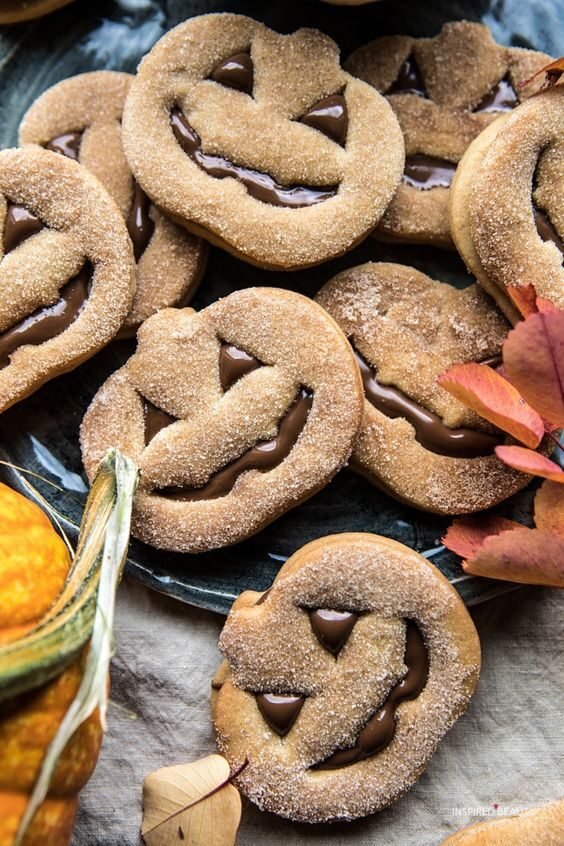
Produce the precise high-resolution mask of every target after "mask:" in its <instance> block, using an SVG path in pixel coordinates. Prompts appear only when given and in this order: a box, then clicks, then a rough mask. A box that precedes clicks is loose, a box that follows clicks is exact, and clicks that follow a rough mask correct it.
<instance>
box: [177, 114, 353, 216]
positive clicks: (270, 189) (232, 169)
mask: <svg viewBox="0 0 564 846" xmlns="http://www.w3.org/2000/svg"><path fill="white" fill-rule="evenodd" d="M170 123H171V126H172V131H173V133H174V137H175V138H176V140H177V141H178V143H179V145H180V146H181V147H182V149H183V150H184V152H185V153H186V154H187V155H188V156H189V157H190V158H191V159H192V161H193V162H195V163H196V164H197V165H198V167H199V168H200V169H201V170H203V171H204V173H207V174H208V175H209V176H213V177H214V178H215V179H226V178H227V177H229V176H230V177H232V178H233V179H237V180H239V182H242V183H243V185H244V186H245V188H246V189H247V191H248V193H249V195H250V196H251V197H254V199H255V200H260V202H262V203H267V204H268V205H271V206H284V207H286V208H295V209H298V208H304V207H305V206H314V205H316V204H317V203H321V202H323V201H324V200H329V199H330V198H331V197H334V196H335V194H336V193H337V190H338V186H330V187H327V188H314V187H311V188H310V187H309V186H306V185H292V186H288V187H286V186H284V185H279V184H278V182H276V180H275V179H274V178H273V177H272V176H270V174H268V173H261V172H260V171H258V170H252V169H251V168H248V167H243V166H242V165H236V164H234V163H233V162H231V161H229V159H226V158H224V157H223V156H216V155H213V154H211V153H204V152H203V150H202V142H201V140H200V136H199V135H198V133H197V132H196V131H195V130H194V129H192V127H191V126H190V124H189V123H188V121H187V119H186V118H185V117H184V115H183V114H182V112H181V110H180V109H179V108H178V107H175V108H174V109H173V110H172V112H171V115H170Z"/></svg>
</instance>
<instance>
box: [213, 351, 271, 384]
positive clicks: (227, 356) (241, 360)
mask: <svg viewBox="0 0 564 846" xmlns="http://www.w3.org/2000/svg"><path fill="white" fill-rule="evenodd" d="M259 367H262V364H261V363H260V361H259V360H258V358H255V357H254V355H250V354H249V353H246V352H245V351H244V350H240V349H239V348H238V347H235V346H234V345H233V344H222V345H221V349H220V351H219V381H220V382H221V388H222V390H223V391H228V390H229V388H231V387H232V386H233V385H234V384H235V382H238V381H239V379H241V378H242V377H243V376H246V375H247V373H251V371H253V370H257V368H259Z"/></svg>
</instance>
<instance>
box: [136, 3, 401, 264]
mask: <svg viewBox="0 0 564 846" xmlns="http://www.w3.org/2000/svg"><path fill="white" fill-rule="evenodd" d="M245 51H250V52H249V56H250V62H251V64H252V93H250V94H249V93H246V92H245V91H242V90H236V89H234V88H232V87H228V86H227V85H222V84H220V83H219V82H216V81H214V80H212V79H210V78H209V77H210V74H211V73H212V72H213V71H214V69H215V68H217V66H218V65H220V64H221V63H222V62H223V61H225V60H226V59H229V58H230V57H231V56H232V55H235V54H238V55H239V54H240V53H241V52H243V53H244V52H245ZM335 94H338V95H341V94H342V95H343V97H344V101H345V106H346V111H347V113H348V129H347V130H346V137H345V139H344V143H343V144H342V145H341V144H340V143H338V141H336V140H334V139H332V138H330V137H328V136H327V135H326V134H324V133H323V132H321V131H319V130H318V129H316V128H314V127H313V126H310V125H306V124H305V123H302V122H301V121H300V118H301V117H302V116H303V115H304V114H305V113H306V112H307V111H308V110H309V109H311V108H312V107H313V106H314V105H316V104H317V103H319V102H320V101H322V100H323V99H324V98H326V97H328V96H330V95H335ZM175 107H178V108H180V109H181V111H182V113H183V114H184V116H185V118H186V119H187V120H188V121H189V124H190V126H191V127H192V129H193V130H194V131H195V132H196V133H197V135H198V136H199V138H200V139H201V145H202V149H203V151H204V152H205V153H207V154H214V155H218V156H221V157H223V158H225V159H228V160H229V161H230V162H232V163H235V164H236V165H239V166H243V167H245V168H250V169H252V170H254V171H257V172H259V173H260V174H266V175H267V176H268V177H272V178H273V179H274V180H276V181H277V182H278V183H279V185H281V186H286V187H288V186H306V187H313V188H326V189H328V190H330V191H333V190H335V191H336V194H335V195H334V196H331V197H329V198H328V199H325V200H324V201H322V202H316V203H315V204H313V205H308V206H305V207H299V208H289V207H284V206H277V205H273V204H272V203H270V202H263V201H261V200H259V199H256V198H255V197H254V196H251V195H250V194H249V192H248V190H247V187H246V186H245V185H244V184H243V183H242V182H241V181H240V180H239V179H236V178H233V177H227V178H221V179H220V178H217V177H216V176H212V175H209V174H208V173H207V172H205V171H204V170H203V169H202V168H201V167H200V166H199V165H198V164H196V162H195V161H193V159H192V158H191V157H190V156H189V155H188V154H187V153H186V152H184V150H183V149H182V148H181V146H180V144H179V143H178V141H177V140H176V138H175V136H174V134H173V131H172V128H171V123H170V114H171V111H172V109H173V108H175ZM124 146H125V152H126V155H127V157H128V160H129V163H130V165H131V169H132V170H133V173H134V174H135V177H136V178H137V180H138V181H139V183H140V184H141V186H142V187H143V188H144V190H145V191H146V192H147V194H149V196H151V197H152V198H153V200H154V201H155V202H156V203H157V205H159V206H160V207H161V208H163V209H165V210H166V211H168V212H169V213H170V214H171V215H172V216H173V217H174V218H175V219H177V220H178V221H179V222H182V223H183V224H184V225H185V226H186V227H187V228H188V229H190V230H192V231H195V232H197V233H198V234H201V235H203V236H204V237H206V238H207V239H208V240H209V241H211V242H212V243H214V244H217V245H218V246H220V247H223V248H224V249H226V250H228V251H230V252H232V253H234V254H235V255H238V256H240V257H242V258H244V259H245V260H246V261H249V262H251V263H253V264H256V265H259V266H263V267H274V268H282V269H293V268H297V267H305V266H308V265H312V264H317V263H319V262H322V261H325V260H327V259H329V258H331V257H333V256H336V255H339V254H341V253H343V252H346V251H347V250H348V249H350V248H351V247H352V246H353V245H354V244H355V243H356V242H358V241H359V240H361V239H362V238H363V237H364V236H365V235H366V234H367V232H368V231H369V230H370V229H372V228H373V227H374V226H375V225H376V223H377V222H378V220H379V219H380V218H381V216H382V214H383V213H384V210H385V208H386V206H387V205H388V203H389V201H390V200H391V198H392V196H393V194H394V191H395V189H396V187H397V185H398V183H399V180H400V177H401V173H402V170H403V161H404V150H403V141H402V136H401V131H400V129H399V126H398V123H397V120H396V119H395V117H394V115H393V112H392V110H391V109H390V107H389V105H388V104H387V103H386V101H385V100H384V98H382V97H380V95H378V94H377V92H375V91H374V90H373V89H372V88H371V87H370V86H369V85H366V83H364V82H361V81H359V80H357V79H354V78H353V77H351V76H350V75H349V74H348V73H345V71H343V70H342V68H341V67H340V65H339V53H338V48H337V46H336V44H335V43H334V42H333V41H331V40H330V39H329V38H328V37H327V36H326V35H323V34H322V33H320V32H318V31H317V30H312V29H301V30H299V31H298V32H296V33H294V34H292V35H279V34H278V33H276V32H273V31H272V30H271V29H268V28H267V27H266V26H264V25H263V24H261V23H258V22H257V21H254V20H252V19H251V18H247V17H244V16H242V15H233V14H210V15H203V16H201V17H196V18H191V19H190V20H188V21H186V22H185V23H183V24H180V25H179V26H177V27H176V28H175V29H173V30H171V31H170V32H168V33H167V34H166V35H165V36H164V37H163V38H162V39H161V40H160V41H159V42H158V43H157V44H156V45H155V47H153V49H152V50H151V52H150V53H149V54H148V56H146V57H145V58H144V59H143V61H142V62H141V65H140V66H139V71H138V74H137V76H136V78H135V80H134V82H133V83H132V86H131V91H130V94H129V96H128V99H127V103H126V107H125V112H124Z"/></svg>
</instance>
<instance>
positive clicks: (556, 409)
mask: <svg viewBox="0 0 564 846" xmlns="http://www.w3.org/2000/svg"><path fill="white" fill-rule="evenodd" d="M503 363H504V366H505V369H506V371H507V376H508V378H509V379H510V381H511V384H512V385H515V387H516V388H517V390H518V391H519V392H520V393H521V395H522V396H523V397H524V398H525V399H526V400H527V402H529V403H530V404H531V405H532V406H534V408H536V410H537V411H538V412H539V413H540V414H541V415H542V416H543V417H546V419H547V420H550V422H551V423H553V424H555V425H556V426H557V427H564V311H555V312H550V313H546V312H545V313H539V314H533V315H532V316H531V317H528V318H527V320H525V321H524V322H523V323H520V324H519V325H518V326H517V327H516V328H515V329H513V331H512V332H510V333H509V335H508V336H507V339H506V341H505V343H504V344H503Z"/></svg>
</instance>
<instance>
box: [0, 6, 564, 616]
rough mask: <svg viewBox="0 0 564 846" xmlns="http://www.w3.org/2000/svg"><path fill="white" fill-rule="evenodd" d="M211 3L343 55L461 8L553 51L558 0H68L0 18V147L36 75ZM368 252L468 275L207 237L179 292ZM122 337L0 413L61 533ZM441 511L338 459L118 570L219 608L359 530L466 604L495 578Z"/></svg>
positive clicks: (138, 44)
mask: <svg viewBox="0 0 564 846" xmlns="http://www.w3.org/2000/svg"><path fill="white" fill-rule="evenodd" d="M213 11H230V12H238V13H243V14H248V15H251V16H254V17H256V18H258V19H260V20H263V21H264V22H265V23H267V24H268V25H269V26H272V27H273V28H275V29H278V30H279V31H282V32H290V31H292V30H294V29H296V28H299V27H300V26H315V27H318V28H319V29H322V30H324V31H325V32H328V33H329V34H330V35H332V36H333V37H334V38H335V40H336V41H337V42H338V43H339V45H340V46H341V49H342V53H343V56H346V55H348V53H349V52H351V50H352V49H354V48H355V47H357V46H359V45H360V44H362V43H365V42H366V41H368V40H370V39H371V38H375V37H377V36H379V35H384V34H388V33H408V34H411V35H418V36H423V35H425V36H431V35H435V34H436V33H437V32H438V31H439V29H440V27H441V25H442V24H443V23H444V22H445V21H448V20H454V19H461V18H466V19H470V20H483V21H484V22H486V23H487V24H488V25H489V26H490V28H491V29H492V31H493V33H494V36H495V37H496V39H497V40H498V41H500V42H501V43H504V44H511V45H516V46H525V47H533V48H537V49H541V50H544V51H546V52H548V53H551V54H553V55H559V54H560V53H562V52H564V49H563V45H564V0H534V2H532V1H531V2H526V0H464V1H463V0H452V2H449V0H436V2H433V0H383V2H380V3H376V4H374V5H369V6H364V7H334V6H330V5H326V4H324V3H322V2H316V1H315V0H311V2H305V1H304V0H301V2H300V0H283V2H270V3H268V2H259V0H247V2H235V1H234V0H232V2H219V0H217V2H209V1H208V2H205V0H199V2H198V0H192V2H190V1H189V0H185V2H182V0H170V2H152V0H119V2H115V1H114V2H92V1H91V0H90V2H89V0H77V2H75V3H73V4H72V5H71V6H69V7H67V8H65V9H63V10H61V11H59V12H56V13H54V14H52V15H50V16H48V17H46V18H44V19H41V20H39V21H35V22H32V23H27V24H22V25H18V26H14V27H10V28H7V27H5V28H3V29H0V92H1V97H0V146H3V147H7V146H11V145H14V144H15V143H16V141H17V127H18V124H19V121H20V120H21V117H22V116H23V114H24V113H25V111H26V110H27V108H28V107H29V105H30V104H31V103H32V102H33V100H34V99H35V98H36V97H37V96H38V95H39V94H40V93H41V92H42V91H43V90H45V89H46V88H48V87H49V86H50V85H52V84H54V83H55V82H57V81H58V80H60V79H63V78H65V77H67V76H72V75H73V74H76V73H80V72H84V71H88V70H95V69H100V68H109V69H117V70H126V71H134V70H135V67H136V65H137V63H138V61H139V59H140V58H141V57H142V55H143V54H144V53H145V52H147V51H148V50H149V49H150V48H151V46H152V45H153V44H154V42H155V41H156V40H157V39H158V38H160V36H161V35H163V34H164V32H166V31H167V30H168V29H170V28H171V27H172V26H174V25H175V24H177V23H178V22H180V21H182V20H184V19H185V18H186V17H189V16H191V15H195V14H202V13H205V12H213ZM369 259H373V260H378V259H380V260H382V259H386V260H395V261H401V262H403V263H407V264H413V265H415V266H416V267H419V268H420V269H421V270H424V271H426V272H428V273H430V275H431V276H434V277H435V278H438V279H441V280H443V281H449V282H451V283H453V284H456V285H457V286H464V285H467V284H469V282H470V281H471V279H470V277H469V276H468V275H467V273H466V271H465V269H464V267H463V265H462V262H461V261H460V259H459V258H458V256H456V255H455V254H452V253H447V252H444V251H440V250H434V249H432V248H421V247H387V246H383V245H378V244H377V243H376V242H374V241H372V240H371V239H369V240H368V241H366V242H364V244H361V245H360V246H359V247H357V248H356V249H355V250H353V251H352V252H350V253H348V254H347V255H346V256H344V257H343V258H341V259H339V260H337V261H333V262H329V263H327V264H324V265H322V266H320V267H317V268H313V269H311V270H307V271H298V272H294V273H290V274H285V273H277V272H269V271H264V270H258V269H256V268H253V267H250V266H248V265H246V264H244V263H243V262H241V261H238V260H237V259H235V258H233V257H231V256H229V255H227V254H225V253H223V252H221V251H220V250H216V249H212V251H211V256H210V262H209V266H208V270H207V272H206V275H205V277H204V280H203V283H202V286H201V288H200V291H199V293H198V294H197V296H196V298H195V301H194V303H193V305H194V306H195V307H196V308H200V307H203V306H205V305H207V304H208V303H209V302H211V301H213V300H214V299H216V298H217V297H219V296H222V295H225V294H227V293H229V292H230V291H231V290H234V289H236V288H239V287H246V286H250V285H255V284H261V285H280V286H285V287H289V288H293V289H294V290H297V291H301V292H303V293H307V294H310V295H312V294H314V293H315V292H316V291H317V290H318V289H319V288H320V287H321V285H323V284H324V283H325V282H326V281H327V280H328V279H329V278H330V277H331V276H332V275H334V273H336V272H337V271H339V270H342V269H343V268H345V267H350V266H353V265H356V264H359V263H361V262H363V261H367V260H369ZM132 350H133V345H132V344H127V343H124V342H121V343H114V344H112V345H111V346H110V347H109V348H107V349H106V350H104V351H103V352H102V353H100V354H99V355H97V356H95V357H94V358H93V359H92V360H91V361H89V362H87V363H86V364H85V365H83V366H82V367H80V368H79V369H78V370H76V371H74V372H73V373H71V374H69V375H68V376H64V377H61V378H59V379H57V380H55V381H53V382H51V383H50V384H48V385H46V386H45V387H44V388H43V389H41V390H40V391H38V392H37V394H35V395H34V396H33V397H31V398H30V399H28V400H26V401H25V402H23V403H21V404H20V405H18V406H17V407H15V408H13V409H11V410H10V411H8V412H6V413H5V414H3V415H2V417H1V418H0V449H1V451H2V452H3V454H4V456H3V457H4V458H6V459H7V460H10V461H12V462H14V463H15V464H18V465H21V466H23V467H26V468H28V469H30V470H33V471H35V472H37V473H40V474H41V475H43V476H45V477H47V478H48V479H50V480H52V481H53V482H54V483H56V484H57V485H59V486H61V488H62V490H59V491H58V490H55V489H54V488H52V487H51V486H49V485H47V484H45V483H44V482H38V481H37V480H34V484H36V485H37V488H38V489H39V490H40V491H41V493H42V494H43V495H44V496H45V497H46V498H47V499H48V500H49V501H50V502H51V503H52V504H53V505H54V507H55V508H57V509H58V510H59V511H60V512H61V514H62V515H63V516H64V523H65V526H66V528H67V530H68V531H69V532H70V533H71V534H72V532H73V528H74V526H75V525H76V524H77V523H78V522H79V520H80V513H81V509H82V503H83V501H84V496H85V492H86V484H85V477H84V475H83V473H82V465H81V460H80V453H79V448H78V439H77V434H78V427H79V424H80V420H81V418H82V415H83V413H84V411H85V409H86V407H87V405H88V403H89V401H90V399H91V397H92V396H93V394H94V393H95V391H96V390H97V389H98V387H99V386H100V385H101V384H102V382H103V381H104V380H105V379H106V378H107V376H108V375H109V374H110V373H111V372H112V371H113V370H114V369H115V368H116V367H117V366H119V365H120V364H121V363H122V362H123V361H124V360H125V358H126V357H127V355H129V354H130V353H131V351H132ZM4 475H5V477H6V478H8V479H9V481H10V482H11V483H12V484H15V485H17V486H19V487H21V486H22V484H23V482H22V476H21V474H19V473H17V472H15V473H14V472H13V471H8V470H5V471H4ZM530 497H531V494H530V492H524V493H523V494H520V495H518V496H517V497H514V498H513V500H512V501H510V502H509V503H506V504H505V505H504V506H503V507H502V512H503V513H504V514H507V515H510V516H512V517H515V518H516V519H521V520H523V521H526V520H527V516H526V515H527V513H528V511H529V504H530ZM448 523H449V520H445V519H441V518H439V517H434V516H432V515H425V514H423V513H421V512H417V511H415V510H412V509H409V508H406V507H405V506H403V505H400V504H399V503H396V502H395V501H393V500H391V499H389V498H388V497H386V496H385V495H384V494H382V493H380V492H379V491H377V490H376V489H375V488H373V487H372V486H371V485H370V484H369V483H368V482H366V481H364V480H362V479H360V478H358V477H357V476H355V475H353V474H352V473H350V472H348V471H344V472H342V473H340V474H339V475H338V477H337V478H336V479H335V480H334V481H333V482H332V483H331V484H330V485H329V486H328V487H327V488H326V489H325V490H324V491H322V492H321V493H319V494H317V495H316V496H315V497H313V498H312V499H311V500H309V501H308V502H307V503H305V504H304V505H302V506H300V507H299V508H297V509H295V510H294V511H292V512H290V513H289V514H287V515H285V516H284V517H282V518H281V519H280V520H277V521H276V522H275V523H273V524H272V525H271V526H269V527H268V528H267V529H265V530H264V531H263V532H261V533H260V534H259V535H257V536H256V537H255V538H252V539H250V540H249V541H247V542H245V543H243V544H238V545H237V546H235V547H230V548H228V549H225V550H219V551H217V552H212V553H208V554H205V555H199V556H187V555H175V554H171V553H163V552H157V551H156V550H153V549H150V548H148V547H145V546H143V545H142V544H139V543H136V542H134V543H133V544H132V548H131V556H130V561H129V563H128V572H129V574H130V575H134V576H135V577H136V578H139V579H140V580H141V581H143V582H145V583H146V584H149V585H150V586H152V587H156V588H157V589H158V590H161V591H163V592H165V593H169V594H172V595H173V596H176V597H178V598H180V599H183V600H184V601H186V602H190V603H192V604H195V605H200V606H202V607H205V608H209V609H212V610H216V611H220V612H225V611H227V609H228V608H229V606H230V604H231V602H232V600H233V598H234V597H235V596H236V595H237V594H238V593H239V592H240V590H242V589H243V588H246V587H252V588H256V589H262V588H264V587H266V586H267V585H268V584H269V583H270V582H271V581H272V578H273V576H274V575H275V573H276V572H277V570H278V569H279V567H280V565H281V563H282V562H283V561H284V560H285V559H286V558H287V557H288V556H289V555H291V554H292V553H293V552H294V551H295V550H296V549H298V548H299V547H300V546H302V545H303V544H304V543H306V542H307V541H309V540H312V539H313V538H316V537H320V536H322V535H325V534H330V533H333V532H341V531H354V530H361V531H373V532H377V533H381V534H385V535H388V536H390V537H393V538H396V539H397V540H400V541H402V542H404V543H406V544H407V545H408V546H410V547H412V548H414V549H417V550H418V551H420V552H422V553H424V554H426V555H427V556H428V557H429V558H430V559H431V560H432V561H433V563H434V564H436V565H437V566H439V567H440V568H441V570H443V572H444V573H445V574H446V575H447V576H448V577H449V578H450V579H451V581H453V582H454V583H455V584H456V586H457V588H458V589H459V590H460V592H461V594H462V595H463V597H464V599H465V600H466V601H467V602H469V603H471V604H472V603H475V602H479V601H482V600H483V599H485V598H487V597H489V596H492V595H495V594H496V593H497V592H498V591H500V590H505V589H506V586H505V585H502V584H499V583H492V582H488V581H487V580H483V579H475V578H472V577H468V576H464V575H463V573H462V570H461V569H460V567H459V565H458V562H457V559H456V557H455V556H453V555H451V554H450V553H448V552H447V551H446V550H445V549H444V547H442V546H441V545H440V537H441V535H442V534H443V532H444V529H445V528H446V526H447V525H448Z"/></svg>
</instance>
